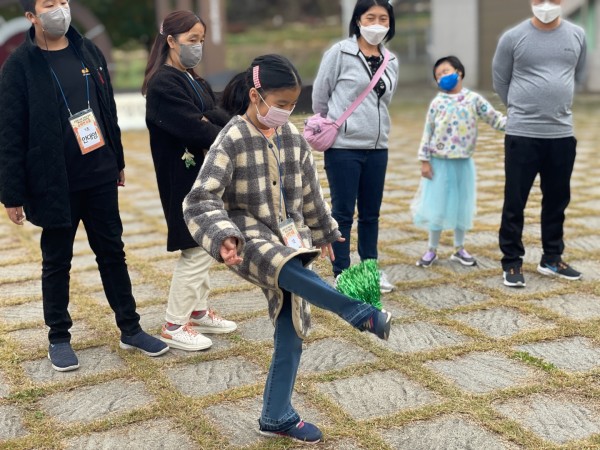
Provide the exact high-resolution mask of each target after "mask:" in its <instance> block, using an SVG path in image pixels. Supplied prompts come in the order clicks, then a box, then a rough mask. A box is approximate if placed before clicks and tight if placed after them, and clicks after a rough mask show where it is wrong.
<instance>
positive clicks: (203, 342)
mask: <svg viewBox="0 0 600 450" xmlns="http://www.w3.org/2000/svg"><path fill="white" fill-rule="evenodd" d="M160 339H161V340H162V341H163V342H166V343H167V344H168V345H169V347H171V348H178V349H180V350H187V351H189V352H195V351H198V350H204V349H207V348H209V347H210V346H212V341H211V340H210V339H209V338H207V337H206V336H202V335H201V334H200V333H198V332H197V331H196V330H194V329H193V328H192V326H191V324H190V323H186V324H185V325H182V326H180V327H179V328H176V329H175V330H169V329H168V328H167V325H166V324H164V325H163V327H162V331H161V333H160Z"/></svg>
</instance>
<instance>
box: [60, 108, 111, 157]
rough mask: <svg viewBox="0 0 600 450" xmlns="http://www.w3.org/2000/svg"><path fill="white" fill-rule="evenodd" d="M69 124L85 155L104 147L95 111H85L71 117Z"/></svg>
mask: <svg viewBox="0 0 600 450" xmlns="http://www.w3.org/2000/svg"><path fill="white" fill-rule="evenodd" d="M69 122H70V124H71V127H72V128H73V132H74V133H75V138H76V139H77V144H79V149H80V150H81V153H82V154H83V155H85V154H86V153H90V152H93V151H94V150H96V149H98V148H100V147H103V146H104V144H105V142H104V137H103V136H102V131H100V127H99V126H98V121H97V120H96V116H95V115H94V111H92V110H91V109H84V110H83V111H80V112H78V113H77V114H73V115H72V116H71V117H69Z"/></svg>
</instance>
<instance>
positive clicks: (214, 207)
mask: <svg viewBox="0 0 600 450" xmlns="http://www.w3.org/2000/svg"><path fill="white" fill-rule="evenodd" d="M277 142H279V151H278V146H277ZM269 144H270V145H271V148H270V147H269ZM278 159H279V162H280V164H279V165H278ZM278 166H279V167H280V168H281V176H280V172H279V168H278ZM280 180H281V181H282V182H283V198H285V202H282V195H281V190H280ZM286 207H287V208H286ZM183 209H184V217H185V220H186V222H187V225H188V228H189V230H190V233H191V234H192V236H193V237H194V239H195V240H196V242H198V243H199V244H200V245H201V246H202V247H203V248H204V249H205V250H206V251H207V252H209V253H210V254H211V255H212V256H213V258H215V259H216V260H217V261H220V262H223V260H222V259H221V256H220V247H221V243H222V242H223V240H224V239H226V238H228V237H236V238H237V239H238V242H239V246H238V254H239V255H240V256H241V257H242V258H243V262H242V263H241V264H240V265H238V266H232V267H231V269H232V270H233V271H234V272H236V273H237V274H238V275H240V276H241V277H243V278H245V279H246V280H248V281H250V282H252V283H254V284H256V285H257V286H259V287H261V288H262V289H263V292H264V293H265V295H266V297H267V300H268V302H269V316H270V317H271V320H273V321H274V320H275V319H276V318H277V315H278V314H279V312H280V311H281V307H282V304H283V292H282V290H281V289H280V288H279V286H278V283H277V280H278V278H279V271H280V270H281V268H282V267H283V265H284V264H285V263H286V262H287V261H289V260H290V259H291V258H294V257H296V256H299V257H300V258H302V260H303V262H304V264H305V265H308V264H310V263H311V262H312V261H313V260H314V259H315V258H316V257H317V256H318V255H319V252H320V251H319V250H318V249H315V248H313V247H312V246H313V245H315V246H320V245H324V244H328V243H331V242H334V241H335V240H337V239H338V238H339V237H340V236H341V233H340V232H339V230H338V225H337V222H336V221H335V220H334V219H333V218H332V217H331V211H330V209H329V206H328V205H327V203H326V202H325V201H324V200H323V193H322V191H321V186H320V184H319V179H318V175H317V170H316V166H315V163H314V160H313V157H312V153H311V150H310V147H309V145H308V144H307V143H306V141H305V140H304V138H303V137H302V136H301V135H300V133H299V132H298V130H297V129H296V127H295V126H294V125H292V124H290V123H288V124H286V125H284V126H283V127H281V129H280V130H279V133H278V138H277V136H273V140H271V141H267V140H266V139H265V137H264V136H262V135H261V134H260V132H259V131H258V130H257V129H256V128H254V126H253V125H252V124H250V123H248V122H247V121H246V120H244V119H243V118H242V117H240V116H236V117H234V118H233V119H232V120H231V121H230V122H229V123H228V124H227V125H226V126H225V128H223V130H222V131H221V133H220V134H219V135H218V136H217V139H216V141H215V142H214V144H213V145H212V147H211V148H210V151H209V152H208V154H207V156H206V160H205V162H204V164H203V166H202V169H201V171H200V173H199V174H198V178H197V179H196V182H195V183H194V186H193V187H192V190H191V192H190V193H189V194H188V195H187V197H186V198H185V200H184V202H183ZM286 213H287V214H286ZM286 215H287V216H288V217H291V218H292V219H293V220H294V223H295V224H296V228H297V229H298V231H299V233H300V235H301V237H302V239H303V242H304V246H305V247H306V248H303V249H300V250H295V249H293V248H290V247H287V246H286V245H285V244H284V243H283V240H282V238H281V233H280V231H279V223H280V217H284V218H285V217H286ZM292 310H293V322H294V327H295V329H296V332H297V333H298V335H299V336H300V337H305V336H307V334H308V330H309V328H310V307H309V305H308V303H307V302H306V301H305V300H304V299H302V298H298V297H296V296H294V295H293V296H292Z"/></svg>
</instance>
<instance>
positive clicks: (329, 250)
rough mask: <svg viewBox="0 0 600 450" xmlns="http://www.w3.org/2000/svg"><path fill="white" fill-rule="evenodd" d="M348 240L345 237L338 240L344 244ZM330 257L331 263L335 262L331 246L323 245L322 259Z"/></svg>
mask: <svg viewBox="0 0 600 450" xmlns="http://www.w3.org/2000/svg"><path fill="white" fill-rule="evenodd" d="M345 240H346V239H345V238H343V237H340V238H338V240H337V241H338V242H344V241H345ZM326 256H329V259H330V260H331V261H335V254H334V253H333V247H331V244H326V245H321V258H325V257H326Z"/></svg>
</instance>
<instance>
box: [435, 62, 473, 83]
mask: <svg viewBox="0 0 600 450" xmlns="http://www.w3.org/2000/svg"><path fill="white" fill-rule="evenodd" d="M445 62H447V63H448V64H450V65H451V66H452V67H454V68H455V69H456V70H458V71H459V72H460V73H461V78H462V79H463V80H464V79H465V66H463V63H461V62H460V59H458V58H457V57H456V56H444V57H443V58H440V59H438V60H437V61H436V62H435V64H434V65H433V79H434V80H435V81H437V80H436V79H435V69H437V68H438V66H440V65H441V64H443V63H445Z"/></svg>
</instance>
